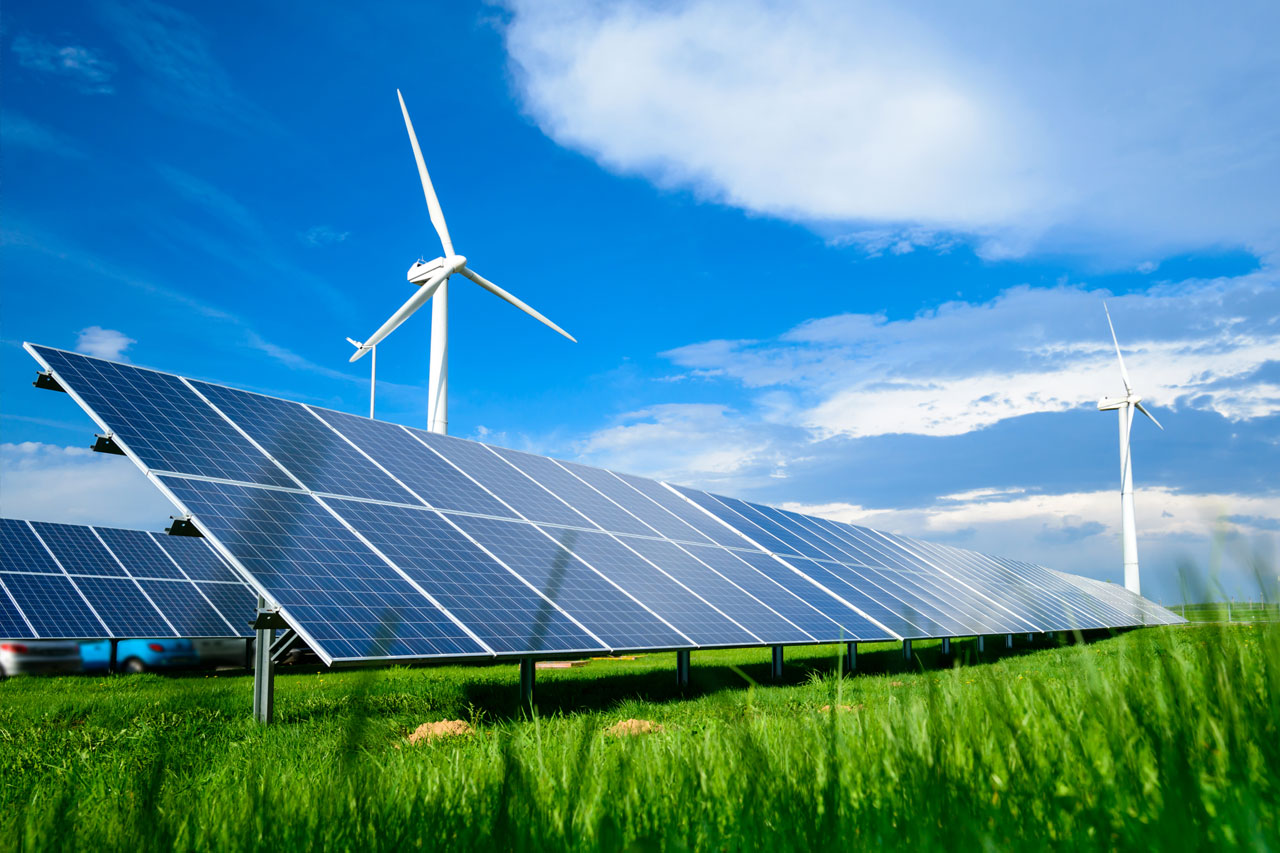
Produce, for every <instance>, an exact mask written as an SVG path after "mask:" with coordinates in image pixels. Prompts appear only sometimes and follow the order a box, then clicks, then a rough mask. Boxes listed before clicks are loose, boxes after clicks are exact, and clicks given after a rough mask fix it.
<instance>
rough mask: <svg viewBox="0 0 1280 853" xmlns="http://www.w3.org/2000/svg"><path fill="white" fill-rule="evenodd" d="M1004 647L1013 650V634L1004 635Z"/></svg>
mask: <svg viewBox="0 0 1280 853" xmlns="http://www.w3.org/2000/svg"><path fill="white" fill-rule="evenodd" d="M1004 647H1005V648H1006V649H1011V648H1013V634H1005V635H1004Z"/></svg>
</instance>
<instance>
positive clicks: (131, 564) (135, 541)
mask: <svg viewBox="0 0 1280 853" xmlns="http://www.w3.org/2000/svg"><path fill="white" fill-rule="evenodd" d="M94 529H95V530H96V531H97V533H98V535H99V536H101V537H102V541H103V542H105V543H106V545H107V547H108V548H110V549H111V553H112V554H114V555H115V557H116V559H118V560H119V561H120V562H121V563H123V564H124V567H125V569H126V570H127V572H128V573H129V574H130V575H131V576H133V577H135V578H171V579H185V577H186V576H185V575H183V574H182V570H181V569H179V568H178V566H177V565H176V564H175V563H174V562H173V560H170V559H169V557H168V556H167V555H166V554H165V552H164V551H162V550H160V546H159V545H157V544H156V542H155V540H154V539H152V538H151V534H150V533H148V532H146V531H145V530H121V529H119V528H115V527H97V528H94Z"/></svg>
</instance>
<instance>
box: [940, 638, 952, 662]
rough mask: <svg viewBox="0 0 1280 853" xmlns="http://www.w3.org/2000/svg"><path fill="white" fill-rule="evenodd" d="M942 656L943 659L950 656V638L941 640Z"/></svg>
mask: <svg viewBox="0 0 1280 853" xmlns="http://www.w3.org/2000/svg"><path fill="white" fill-rule="evenodd" d="M942 654H943V656H944V657H950V656H951V638H950V637H943V638H942Z"/></svg>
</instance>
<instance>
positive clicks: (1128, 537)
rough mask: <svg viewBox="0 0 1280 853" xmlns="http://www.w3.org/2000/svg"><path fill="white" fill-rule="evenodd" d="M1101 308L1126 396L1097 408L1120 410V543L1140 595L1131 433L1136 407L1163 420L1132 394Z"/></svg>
mask: <svg viewBox="0 0 1280 853" xmlns="http://www.w3.org/2000/svg"><path fill="white" fill-rule="evenodd" d="M1102 310H1103V311H1106V313H1107V326H1108V327H1109V328H1110V329H1111V342H1112V343H1113V344H1115V346H1116V359H1118V360H1119V362H1120V378H1121V379H1122V380H1124V394H1125V395H1124V396H1123V397H1103V398H1102V399H1101V400H1099V401H1098V410H1099V411H1107V410H1110V409H1115V410H1116V411H1117V412H1119V413H1120V542H1121V547H1122V549H1123V552H1124V586H1125V589H1128V590H1129V591H1130V592H1133V593H1137V594H1139V595H1140V594H1141V589H1140V584H1139V583H1138V532H1137V525H1136V523H1135V521H1134V517H1133V460H1132V458H1131V456H1130V453H1129V447H1130V442H1129V436H1130V433H1131V432H1132V431H1133V410H1134V409H1137V410H1138V411H1139V412H1142V414H1144V415H1146V416H1147V417H1148V418H1150V419H1151V422H1152V423H1153V424H1155V425H1156V426H1158V427H1160V429H1162V430H1163V429H1164V427H1162V426H1160V422H1159V421H1158V420H1156V418H1155V415H1153V414H1151V413H1150V412H1148V411H1147V408H1146V406H1143V405H1142V398H1141V397H1139V396H1138V395H1137V394H1135V393H1133V386H1132V385H1131V384H1130V383H1129V371H1127V370H1125V369H1124V356H1122V355H1120V342H1119V341H1118V340H1116V327H1115V326H1114V325H1113V324H1112V323H1111V312H1110V311H1109V310H1108V309H1107V303H1105V302H1103V303H1102Z"/></svg>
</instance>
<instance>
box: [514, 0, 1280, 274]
mask: <svg viewBox="0 0 1280 853" xmlns="http://www.w3.org/2000/svg"><path fill="white" fill-rule="evenodd" d="M508 6H509V8H510V11H511V18H510V21H509V24H508V25H507V27H506V29H505V38H506V46H507V50H508V54H509V57H510V61H511V64H512V66H513V70H514V77H515V80H516V84H517V87H518V93H519V96H520V98H521V100H522V102H523V104H524V107H525V109H526V110H527V111H528V112H529V114H530V115H531V116H532V117H533V118H534V120H535V121H537V123H538V124H539V126H540V127H541V128H542V129H543V131H544V132H546V133H547V134H548V135H549V136H550V137H551V138H552V139H554V140H556V141H557V142H559V143H561V144H563V145H565V146H568V147H571V148H574V149H576V150H579V151H583V152H585V153H587V154H588V155H590V156H591V157H593V158H595V159H596V160H597V161H598V162H600V163H601V164H602V165H603V166H605V167H606V168H608V169H611V170H614V171H618V172H625V173H636V174H641V175H644V176H645V177H648V178H649V179H651V180H653V181H654V182H656V183H657V184H659V185H660V186H663V187H677V188H690V189H692V190H693V191H694V192H696V193H698V194H699V195H700V196H701V197H703V198H706V199H710V200H714V201H717V202H722V203H724V204H728V205H732V206H734V207H739V208H742V209H745V210H749V211H753V212H758V213H763V214H768V215H772V216H777V217H782V218H786V219H790V220H794V221H799V222H802V223H806V224H809V225H811V226H813V227H814V228H815V229H816V230H817V231H819V232H820V233H822V234H824V236H828V237H830V238H833V239H839V238H840V236H841V235H844V239H845V240H847V241H849V242H852V243H856V244H858V245H861V246H864V247H865V248H867V249H869V250H870V251H872V252H879V251H895V250H896V251H906V250H908V249H910V248H913V247H917V246H929V245H935V243H934V240H937V243H936V245H941V246H944V247H945V246H946V245H948V242H947V241H946V240H938V238H933V239H931V240H927V241H924V242H921V241H919V240H918V235H920V234H922V233H936V234H944V235H946V234H949V235H952V236H956V235H959V236H962V237H963V238H964V239H966V240H968V241H972V242H974V243H975V244H976V246H977V248H978V250H979V251H980V252H981V253H983V254H984V255H986V256H988V257H993V258H1007V257H1013V256H1018V255H1023V254H1026V253H1028V252H1031V251H1035V250H1038V249H1044V248H1047V249H1052V250H1066V251H1071V252H1081V253H1086V254H1088V255H1090V256H1094V257H1102V258H1107V259H1110V258H1114V259H1115V260H1117V261H1121V262H1123V263H1126V264H1130V265H1132V264H1136V263H1137V262H1139V261H1146V260H1150V259H1151V257H1152V256H1160V255H1162V254H1167V253H1171V252H1174V251H1178V250H1183V249H1187V248H1200V247H1205V246H1218V245H1232V246H1238V245H1244V246H1248V247H1252V248H1253V249H1255V250H1257V251H1259V252H1269V251H1273V250H1277V249H1280V227H1278V226H1277V225H1276V223H1277V222H1280V195H1277V193H1275V192H1274V187H1275V186H1276V180H1277V176H1278V175H1280V144H1278V143H1280V137H1278V136H1277V133H1278V131H1277V125H1276V123H1275V121H1274V119H1273V116H1275V115H1276V114H1277V113H1280V52H1277V51H1275V50H1274V49H1273V46H1272V44H1271V38H1272V36H1271V34H1272V33H1273V32H1275V30H1276V28H1277V26H1278V25H1280V7H1277V6H1275V5H1274V4H1272V5H1268V4H1251V5H1246V6H1240V5H1237V6H1232V7H1230V8H1226V9H1223V8H1217V7H1214V8H1209V7H1204V6H1181V7H1178V8H1176V9H1171V8H1170V7H1169V6H1168V4H1160V3H1154V2H1151V3H1148V4H1145V6H1144V4H1139V6H1138V7H1134V6H1132V5H1126V6H1123V7H1120V6H1098V5H1096V4H1094V5H1088V4H1086V5H1067V6H1045V5H1038V4H1033V5H1027V4H1020V3H1014V2H996V3H988V4H982V5H980V6H978V7H973V6H971V5H964V6H956V5H955V4H948V3H941V2H932V3H930V2H926V3H924V4H922V5H921V4H916V5H913V6H911V7H904V6H902V5H901V4H896V3H890V2H876V0H872V2H867V3H856V4H854V3H842V2H839V0H798V2H791V3H775V2H770V1H769V0H749V2H747V3H741V2H736V0H690V2H682V3H643V2H635V0H624V2H617V3H600V2H590V0H587V2H578V3H543V2H537V0H509V2H508ZM913 235H916V236H913Z"/></svg>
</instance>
